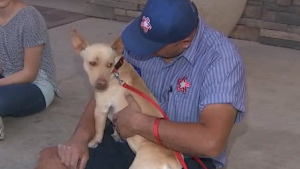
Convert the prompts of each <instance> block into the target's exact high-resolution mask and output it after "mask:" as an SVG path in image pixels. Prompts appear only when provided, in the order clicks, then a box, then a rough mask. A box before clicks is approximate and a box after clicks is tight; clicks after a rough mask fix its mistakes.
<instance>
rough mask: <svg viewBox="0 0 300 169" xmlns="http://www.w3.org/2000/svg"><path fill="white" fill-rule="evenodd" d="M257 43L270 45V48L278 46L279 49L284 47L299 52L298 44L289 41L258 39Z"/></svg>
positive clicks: (299, 43)
mask: <svg viewBox="0 0 300 169" xmlns="http://www.w3.org/2000/svg"><path fill="white" fill-rule="evenodd" d="M259 43H261V44H265V45H272V46H279V47H286V48H292V49H298V50H300V42H295V41H290V40H284V39H274V38H268V37H259Z"/></svg>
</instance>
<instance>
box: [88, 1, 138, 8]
mask: <svg viewBox="0 0 300 169" xmlns="http://www.w3.org/2000/svg"><path fill="white" fill-rule="evenodd" d="M94 3H95V4H98V5H102V6H107V7H111V8H120V9H130V10H138V4H136V3H130V2H123V1H122V2H121V1H114V0H94Z"/></svg>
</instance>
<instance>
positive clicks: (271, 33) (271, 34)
mask: <svg viewBox="0 0 300 169" xmlns="http://www.w3.org/2000/svg"><path fill="white" fill-rule="evenodd" d="M259 35H260V36H261V37H267V38H275V39H285V40H290V41H297V42H300V35H298V34H295V33H288V32H282V31H275V30H267V29H261V30H260V34H259Z"/></svg>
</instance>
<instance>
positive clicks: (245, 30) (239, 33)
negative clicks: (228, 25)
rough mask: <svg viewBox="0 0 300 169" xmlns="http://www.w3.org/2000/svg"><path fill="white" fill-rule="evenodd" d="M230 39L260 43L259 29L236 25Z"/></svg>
mask: <svg viewBox="0 0 300 169" xmlns="http://www.w3.org/2000/svg"><path fill="white" fill-rule="evenodd" d="M229 37H231V38H235V39H242V40H250V41H258V38H259V29H258V28H253V27H248V26H243V25H236V26H235V27H234V29H233V30H232V32H231V33H230V35H229Z"/></svg>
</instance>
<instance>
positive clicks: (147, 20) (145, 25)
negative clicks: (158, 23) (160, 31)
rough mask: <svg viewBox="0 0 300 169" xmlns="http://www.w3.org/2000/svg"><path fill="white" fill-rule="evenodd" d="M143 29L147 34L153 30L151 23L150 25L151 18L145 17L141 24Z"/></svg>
mask: <svg viewBox="0 0 300 169" xmlns="http://www.w3.org/2000/svg"><path fill="white" fill-rule="evenodd" d="M141 27H142V28H143V31H144V32H145V33H147V32H148V31H149V30H151V29H152V26H151V23H150V18H149V17H145V16H143V18H142V22H141Z"/></svg>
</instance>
